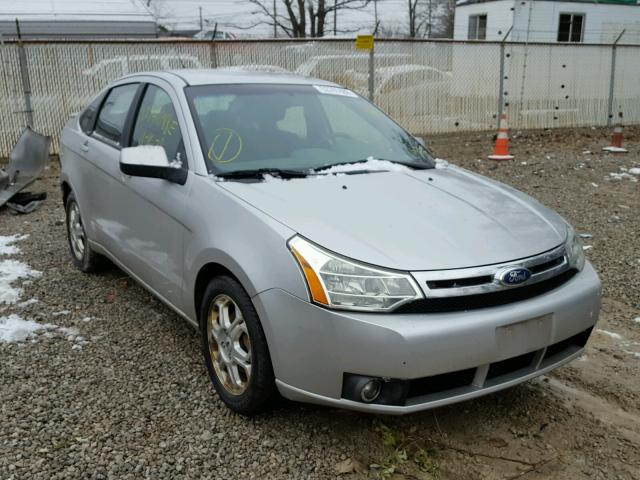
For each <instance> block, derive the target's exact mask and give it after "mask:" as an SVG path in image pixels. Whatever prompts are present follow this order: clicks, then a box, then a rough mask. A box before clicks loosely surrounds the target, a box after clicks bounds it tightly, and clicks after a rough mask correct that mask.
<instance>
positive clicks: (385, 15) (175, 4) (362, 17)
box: [142, 0, 407, 36]
mask: <svg viewBox="0 0 640 480" xmlns="http://www.w3.org/2000/svg"><path fill="white" fill-rule="evenodd" d="M142 1H146V0H142ZM327 1H329V2H330V1H331V0H327ZM153 3H155V4H156V5H157V7H156V9H157V10H158V12H159V13H160V20H161V23H164V24H166V25H167V26H171V27H176V26H177V27H179V28H198V23H199V7H202V15H203V18H204V20H205V25H206V24H207V22H208V24H209V25H210V26H211V28H213V25H214V24H215V22H218V29H219V30H227V31H231V32H234V33H236V34H239V35H243V36H244V35H264V34H266V33H268V32H269V29H270V28H272V27H267V26H263V27H257V28H255V29H252V30H242V29H240V28H237V26H248V25H251V24H253V23H255V22H257V21H259V20H260V18H264V17H260V16H259V15H252V12H254V11H256V7H255V6H254V5H251V4H250V3H249V2H248V1H246V0H152V4H153ZM266 3H267V4H268V5H272V3H273V2H272V0H266ZM281 4H282V3H281V1H280V0H278V6H281ZM406 10H407V2H406V0H378V18H379V19H380V21H381V23H382V25H383V26H387V27H392V26H395V27H397V26H399V25H403V24H404V23H406V22H407V13H406ZM374 22H375V21H374V8H373V2H371V5H370V6H369V7H367V8H366V9H364V10H361V11H346V10H345V11H342V12H340V13H339V14H338V30H340V29H341V28H343V29H349V30H352V29H355V28H360V30H361V33H364V32H367V31H370V30H371V29H372V28H373V25H374ZM332 26H333V18H329V19H328V25H327V30H329V29H330V28H332Z"/></svg>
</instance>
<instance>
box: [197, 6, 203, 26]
mask: <svg viewBox="0 0 640 480" xmlns="http://www.w3.org/2000/svg"><path fill="white" fill-rule="evenodd" d="M198 11H199V12H200V31H202V30H204V29H203V26H202V7H198Z"/></svg>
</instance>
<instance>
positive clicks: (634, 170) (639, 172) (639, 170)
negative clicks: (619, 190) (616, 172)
mask: <svg viewBox="0 0 640 480" xmlns="http://www.w3.org/2000/svg"><path fill="white" fill-rule="evenodd" d="M629 173H630V174H631V175H640V168H636V167H634V168H630V169H629Z"/></svg>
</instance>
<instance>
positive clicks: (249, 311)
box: [200, 276, 276, 415]
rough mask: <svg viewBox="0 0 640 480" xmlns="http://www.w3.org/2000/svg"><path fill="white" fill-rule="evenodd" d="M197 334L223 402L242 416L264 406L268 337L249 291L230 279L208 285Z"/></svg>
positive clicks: (271, 385)
mask: <svg viewBox="0 0 640 480" xmlns="http://www.w3.org/2000/svg"><path fill="white" fill-rule="evenodd" d="M200 332H201V340H202V351H203V354H204V357H205V362H206V365H207V370H208V372H209V377H210V378H211V382H212V383H213V386H214V388H215V389H216V392H217V393H218V395H219V396H220V398H221V399H222V401H223V402H224V403H225V404H226V405H227V406H228V407H229V408H230V409H231V410H233V411H235V412H238V413H240V414H243V415H254V414H256V413H259V412H261V411H263V410H265V409H267V408H269V407H270V406H271V403H272V400H273V399H274V398H275V397H276V388H275V381H274V375H273V368H272V366H271V358H270V356H269V349H268V346H267V341H266V338H265V336H264V332H263V330H262V326H261V325H260V320H259V318H258V314H257V313H256V311H255V309H254V307H253V304H252V303H251V299H250V298H249V295H247V293H246V292H245V291H244V289H243V288H242V286H241V285H240V284H239V283H238V282H237V281H236V280H235V279H233V278H231V277H227V276H221V277H216V278H214V279H213V280H211V282H210V283H209V285H208V286H207V289H206V291H205V294H204V298H203V300H202V305H201V307H200Z"/></svg>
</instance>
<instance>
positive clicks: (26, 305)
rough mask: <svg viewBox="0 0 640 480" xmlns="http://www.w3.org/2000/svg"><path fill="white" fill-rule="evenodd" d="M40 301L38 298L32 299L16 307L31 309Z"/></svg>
mask: <svg viewBox="0 0 640 480" xmlns="http://www.w3.org/2000/svg"><path fill="white" fill-rule="evenodd" d="M38 302H39V300H38V299H37V298H30V299H29V300H25V301H24V302H20V303H18V304H17V305H16V307H18V308H27V307H30V306H31V305H34V304H36V303H38Z"/></svg>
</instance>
